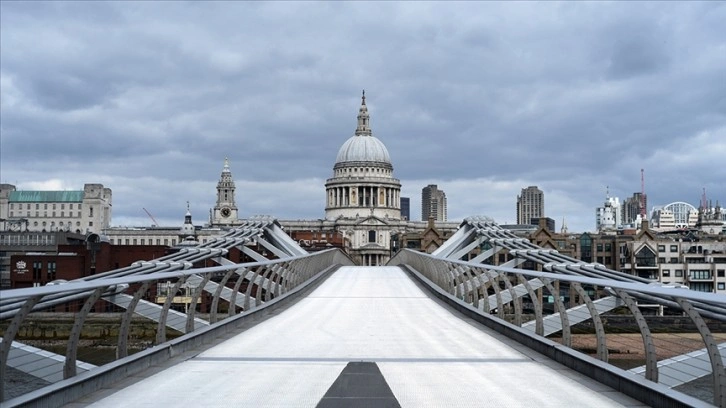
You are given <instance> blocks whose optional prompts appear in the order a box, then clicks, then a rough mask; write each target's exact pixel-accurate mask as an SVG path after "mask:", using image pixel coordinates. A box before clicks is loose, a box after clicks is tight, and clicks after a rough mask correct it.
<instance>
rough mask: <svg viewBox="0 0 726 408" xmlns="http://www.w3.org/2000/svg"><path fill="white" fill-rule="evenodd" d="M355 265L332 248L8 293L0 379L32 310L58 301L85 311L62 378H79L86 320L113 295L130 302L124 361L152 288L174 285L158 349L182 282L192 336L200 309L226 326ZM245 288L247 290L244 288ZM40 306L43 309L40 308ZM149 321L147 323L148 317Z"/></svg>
mask: <svg viewBox="0 0 726 408" xmlns="http://www.w3.org/2000/svg"><path fill="white" fill-rule="evenodd" d="M352 264H353V263H352V261H351V260H350V258H348V257H347V255H345V254H344V253H343V252H342V251H341V250H340V249H328V250H325V251H321V252H316V253H313V254H304V255H297V256H292V257H287V258H284V259H277V260H272V261H264V262H250V263H243V264H228V265H221V266H214V267H205V268H196V269H186V270H177V271H173V272H153V273H144V274H128V275H125V276H114V277H108V276H107V277H106V278H102V279H93V280H86V281H72V282H68V283H65V284H62V285H53V286H43V287H37V288H27V289H12V290H6V291H3V300H4V301H5V302H6V304H7V305H10V304H12V305H19V306H17V307H16V309H15V311H14V312H13V313H12V314H9V313H8V314H6V317H5V319H3V320H8V321H9V325H8V327H7V329H6V330H5V332H4V335H3V338H2V344H1V346H2V348H1V349H0V353H1V354H0V377H1V378H3V379H5V378H7V377H6V375H5V374H6V370H7V366H8V362H9V357H10V350H11V345H12V343H13V341H15V340H16V338H17V336H18V333H19V331H20V329H21V328H22V327H23V324H24V323H25V322H29V319H28V317H29V316H32V313H31V311H36V312H37V311H49V312H53V310H52V309H53V308H54V307H56V308H57V307H58V306H59V305H62V304H63V303H59V302H62V301H64V300H65V301H70V302H72V305H71V306H69V307H70V308H71V309H74V308H76V307H77V306H76V305H77V304H78V302H79V301H82V302H83V306H82V308H81V309H80V310H79V311H78V312H76V313H75V320H74V325H73V328H72V330H71V334H70V336H69V339H68V342H67V350H66V358H65V364H64V365H63V373H64V378H70V377H74V376H75V375H76V374H77V371H76V366H77V361H76V358H77V357H78V349H79V344H80V339H81V334H82V329H83V327H84V323H86V322H87V321H88V316H89V314H90V313H91V311H93V310H94V309H100V310H103V309H105V308H106V307H107V305H109V304H113V303H112V302H110V301H109V299H111V298H113V297H114V296H116V297H117V296H119V295H124V296H128V297H129V298H130V299H131V300H130V301H129V302H127V303H125V305H126V307H127V309H126V310H125V311H123V313H120V314H117V315H120V316H119V324H118V327H119V329H118V340H117V342H116V358H124V357H126V356H127V355H128V354H129V352H128V340H129V336H130V325H131V317H132V315H134V314H135V312H136V309H137V307H138V305H140V304H141V302H142V301H144V302H147V303H154V299H152V298H151V297H152V296H153V295H150V294H149V289H150V288H152V287H153V285H154V284H159V283H166V282H172V281H173V282H175V283H174V285H173V287H171V291H170V292H168V293H166V299H165V300H164V302H163V304H161V305H157V306H158V307H159V313H158V325H157V332H156V336H155V341H154V342H155V344H157V345H158V344H161V343H164V342H166V341H167V326H169V324H168V322H167V319H168V318H169V314H170V313H169V312H170V311H172V303H173V298H174V295H175V294H176V293H177V291H178V290H180V288H181V287H182V285H183V284H184V283H188V282H189V281H190V279H192V278H194V279H196V280H197V283H196V284H195V285H194V286H193V287H192V288H191V289H192V295H191V299H190V301H189V305H188V307H187V311H186V313H185V315H186V322H185V323H184V325H185V328H186V332H187V333H192V332H193V331H195V330H197V329H199V327H200V326H195V324H194V322H195V321H198V320H199V317H197V314H198V310H197V305H198V304H199V305H201V304H205V305H209V310H208V315H209V321H206V322H205V323H206V325H207V326H208V325H211V324H221V325H224V324H225V321H224V320H222V321H219V319H220V317H222V316H225V317H226V318H227V319H229V318H230V317H231V316H234V315H235V314H240V313H243V312H250V311H252V310H254V309H256V308H259V307H260V306H263V305H264V304H265V302H269V301H271V300H273V299H276V298H282V297H284V296H285V295H286V294H288V293H289V292H290V291H293V290H295V289H296V288H297V287H299V286H303V285H305V284H306V283H307V282H308V281H309V280H310V279H311V278H312V277H314V276H316V275H317V274H318V273H319V272H321V271H323V270H325V269H327V268H330V267H331V266H334V265H352ZM235 274H237V275H238V276H239V277H238V278H237V279H236V281H234V282H230V279H231V278H232V276H234V275H235ZM212 280H217V281H218V282H219V283H218V284H217V286H216V287H215V290H214V291H213V292H211V293H210V292H208V293H209V295H208V297H207V298H206V299H203V298H202V294H203V288H204V287H205V285H207V283H208V282H209V283H211V281H212ZM245 284H246V285H247V287H246V288H243V285H245ZM230 286H231V288H230ZM223 289H226V290H229V291H231V295H230V298H229V299H228V300H227V301H226V305H227V306H228V311H227V313H226V314H225V315H222V314H220V313H219V312H220V311H219V308H220V299H222V300H225V299H224V297H223V296H222V293H223ZM242 291H244V293H242ZM155 292H156V291H155ZM156 294H157V295H158V294H159V293H158V292H157V293H156ZM238 296H244V297H245V299H244V302H243V304H244V307H240V306H239V304H238V303H237V302H236V298H237V297H238ZM144 297H146V299H144ZM45 299H53V301H51V302H45V303H44V300H45ZM41 305H44V306H41ZM39 306H41V307H40V309H39ZM71 311H73V310H71ZM137 315H138V314H137ZM113 316H116V315H113ZM145 317H147V318H148V316H145ZM31 324H32V323H31ZM201 327H204V326H201ZM4 388H5V380H3V387H2V389H4ZM2 395H4V394H0V396H2ZM0 400H1V399H0Z"/></svg>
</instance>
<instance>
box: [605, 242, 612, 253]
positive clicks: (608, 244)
mask: <svg viewBox="0 0 726 408" xmlns="http://www.w3.org/2000/svg"><path fill="white" fill-rule="evenodd" d="M612 248H613V247H612V244H610V243H609V242H608V243H606V244H605V250H606V251H611V250H612Z"/></svg>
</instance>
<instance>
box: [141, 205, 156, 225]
mask: <svg viewBox="0 0 726 408" xmlns="http://www.w3.org/2000/svg"><path fill="white" fill-rule="evenodd" d="M141 209H142V210H144V212H145V213H146V215H148V216H149V218H151V221H153V222H154V224H153V225H152V226H154V227H158V226H159V223H158V222H156V220H155V219H154V216H153V215H151V213H150V212H149V211H148V210H147V209H146V208H143V207H141Z"/></svg>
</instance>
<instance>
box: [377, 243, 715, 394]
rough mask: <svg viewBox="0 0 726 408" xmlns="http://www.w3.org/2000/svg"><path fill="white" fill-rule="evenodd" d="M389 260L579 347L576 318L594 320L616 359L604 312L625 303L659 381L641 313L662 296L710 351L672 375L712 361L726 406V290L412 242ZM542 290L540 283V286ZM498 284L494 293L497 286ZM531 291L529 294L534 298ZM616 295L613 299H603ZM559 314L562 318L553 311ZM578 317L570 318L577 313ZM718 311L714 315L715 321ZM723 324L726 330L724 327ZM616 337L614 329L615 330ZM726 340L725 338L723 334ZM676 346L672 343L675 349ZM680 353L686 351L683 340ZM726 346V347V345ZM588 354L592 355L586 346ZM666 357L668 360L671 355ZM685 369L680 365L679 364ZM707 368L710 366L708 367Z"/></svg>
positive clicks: (686, 376)
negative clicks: (527, 316) (510, 261)
mask: <svg viewBox="0 0 726 408" xmlns="http://www.w3.org/2000/svg"><path fill="white" fill-rule="evenodd" d="M389 265H403V266H407V267H409V268H411V269H413V270H415V271H416V272H417V273H420V274H421V275H422V276H423V277H425V278H426V279H427V280H428V282H430V284H431V285H435V286H437V287H438V288H440V290H443V291H444V292H446V293H448V294H449V296H451V297H453V298H455V299H457V301H458V302H461V303H462V304H467V305H469V306H470V307H474V308H475V309H477V310H478V311H479V313H489V314H491V313H492V312H494V311H495V312H496V317H495V316H491V317H492V318H498V319H500V320H502V321H503V323H502V324H514V326H518V327H520V328H525V327H528V330H531V334H532V335H536V336H541V337H546V336H547V335H552V334H556V333H561V341H562V345H563V346H565V347H568V348H572V335H571V332H570V325H571V324H577V323H578V322H583V321H586V320H592V324H593V326H594V329H595V330H594V331H595V338H596V350H597V357H596V358H597V359H599V360H601V361H603V362H605V363H607V362H608V358H609V357H608V348H607V338H608V336H607V333H606V330H605V327H604V325H603V322H602V320H601V319H600V316H599V315H600V314H601V313H604V311H607V310H612V309H613V308H617V307H622V308H623V309H624V310H625V309H627V311H628V312H629V313H630V314H631V316H632V317H633V318H634V319H635V322H636V323H637V326H638V330H639V331H640V335H641V337H642V340H643V349H644V351H645V359H646V365H645V370H644V371H643V374H644V376H645V378H646V379H647V380H650V381H653V382H656V383H657V382H659V365H658V359H659V358H658V350H659V348H662V347H663V346H662V344H661V345H659V348H656V344H655V341H654V338H653V335H652V333H651V329H650V327H649V326H648V323H647V321H646V319H645V317H644V316H643V314H642V313H641V311H640V309H639V307H638V304H637V301H638V300H645V301H647V302H649V303H651V302H652V303H656V304H659V305H663V306H667V307H668V308H673V309H675V310H678V311H680V312H682V313H683V314H684V315H685V316H686V317H687V318H689V319H690V321H691V322H692V323H693V326H694V327H695V329H696V330H697V331H698V333H699V335H700V337H701V340H702V344H701V347H702V350H703V351H704V352H703V353H702V354H703V355H705V356H707V360H703V363H705V364H701V363H700V362H697V363H698V364H699V365H698V367H697V368H698V370H694V368H696V366H684V368H683V370H680V371H677V372H675V373H672V372H669V375H675V376H676V377H678V378H681V379H683V381H682V382H681V383H685V382H688V381H692V380H693V379H695V378H699V377H702V376H703V375H705V374H698V373H693V372H692V371H701V372H703V370H705V369H710V374H712V377H713V387H712V391H713V401H714V404H715V405H717V406H726V370H725V369H724V363H723V358H724V356H722V353H721V350H720V347H719V344H717V342H716V341H715V338H714V336H713V330H712V329H711V328H710V327H709V325H710V326H712V327H714V328H716V329H717V326H716V324H715V323H716V321H720V322H726V309H724V307H725V306H726V296H723V295H717V294H714V293H705V292H697V291H692V290H689V289H687V288H682V287H666V286H664V285H658V284H656V285H654V284H644V283H637V282H624V281H620V280H611V279H601V278H592V277H584V276H579V275H569V274H557V273H551V272H540V271H532V270H526V269H518V268H512V267H503V266H496V265H488V264H481V263H474V262H467V261H461V260H452V259H445V258H440V257H437V256H435V255H430V254H426V253H422V252H418V251H413V250H410V249H401V250H400V251H398V252H397V253H396V254H395V255H394V256H393V257H392V258H391V261H390V262H389ZM583 286H587V287H591V288H593V291H592V292H594V293H595V296H596V298H597V297H599V295H600V293H601V292H600V291H598V290H597V289H598V288H600V289H602V293H603V294H604V295H605V298H603V299H599V300H597V299H596V300H593V299H592V298H591V297H590V296H589V295H588V293H587V291H585V290H584V289H583ZM562 288H565V289H567V290H570V293H573V292H574V293H576V296H577V297H579V301H578V305H579V306H578V307H572V302H570V303H571V305H570V306H571V308H570V309H566V307H565V303H564V302H563V300H562V299H561V297H562V293H563V290H562ZM545 289H546V290H547V291H549V294H550V295H551V297H552V299H553V300H552V302H553V307H554V313H553V314H552V315H550V316H548V317H544V316H543V312H542V311H543V309H544V307H543V306H544V296H543V293H544V290H545ZM535 291H538V293H539V294H538V293H536V292H535ZM492 292H493V293H492ZM527 298H528V299H527ZM608 298H612V299H613V301H610V305H611V306H607V307H605V306H602V305H598V304H597V303H596V302H602V301H604V300H607V299H608ZM523 299H527V301H528V302H531V303H532V304H533V307H534V309H535V317H534V322H533V323H534V325H530V324H529V323H527V324H526V325H525V324H523V319H524V316H523V312H522V309H523V308H522V302H523ZM505 309H508V310H509V311H510V312H511V311H513V312H514V316H513V317H512V316H511V315H510V316H509V319H507V318H506V317H507V316H506V315H505ZM550 317H551V318H554V319H555V320H552V319H550ZM573 317H574V318H575V319H576V321H574V322H570V321H568V318H569V319H572V318H573ZM704 317H706V318H711V319H713V320H714V322H709V321H707V320H706V319H704ZM548 321H549V323H548V324H550V327H554V328H555V329H550V331H549V333H545V330H544V324H545V322H548ZM721 330H722V329H721ZM722 331H723V330H722ZM611 337H612V336H611ZM722 341H723V340H722ZM674 349H675V347H674ZM667 351H668V350H667ZM678 351H679V353H678V354H681V353H684V352H685V351H683V350H682V348H681V347H679V348H678ZM724 354H726V347H724ZM582 358H583V359H589V358H591V357H589V356H587V355H585V354H583V355H582ZM661 360H665V359H664V358H663V359H661ZM676 370H677V369H676ZM706 373H707V372H706ZM632 374H633V372H626V371H623V377H625V376H626V375H632Z"/></svg>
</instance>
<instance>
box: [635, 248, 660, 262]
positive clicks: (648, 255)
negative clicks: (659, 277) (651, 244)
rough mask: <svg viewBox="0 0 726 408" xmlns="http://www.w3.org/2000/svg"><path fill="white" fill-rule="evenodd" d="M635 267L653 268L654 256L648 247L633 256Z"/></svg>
mask: <svg viewBox="0 0 726 408" xmlns="http://www.w3.org/2000/svg"><path fill="white" fill-rule="evenodd" d="M635 265H636V266H655V254H654V253H653V251H651V250H650V248H648V247H643V248H642V249H641V250H640V251H639V252H638V253H637V254H636V255H635Z"/></svg>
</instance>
